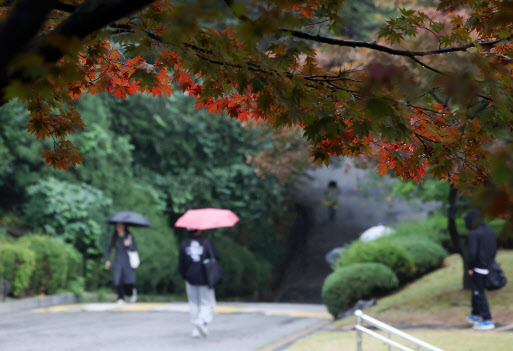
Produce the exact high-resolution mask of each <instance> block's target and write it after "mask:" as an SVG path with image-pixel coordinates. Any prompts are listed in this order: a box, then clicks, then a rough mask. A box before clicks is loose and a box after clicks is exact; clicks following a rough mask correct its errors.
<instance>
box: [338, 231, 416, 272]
mask: <svg viewBox="0 0 513 351" xmlns="http://www.w3.org/2000/svg"><path fill="white" fill-rule="evenodd" d="M363 262H374V263H382V264H384V265H385V266H387V267H389V268H390V269H391V270H392V271H393V272H394V273H395V274H396V275H397V278H399V280H400V281H401V282H406V281H408V280H409V279H411V278H413V276H414V271H415V267H414V262H413V258H412V256H411V255H410V254H409V253H408V252H407V251H406V249H405V248H404V247H403V246H401V245H400V244H399V243H397V242H391V241H389V240H387V239H386V238H383V239H379V240H375V241H369V242H361V241H355V242H353V243H352V244H351V245H349V246H348V247H347V248H346V250H345V251H344V254H343V255H342V256H341V257H340V259H339V260H338V261H337V262H336V264H335V268H337V267H345V266H348V265H352V264H355V263H363Z"/></svg>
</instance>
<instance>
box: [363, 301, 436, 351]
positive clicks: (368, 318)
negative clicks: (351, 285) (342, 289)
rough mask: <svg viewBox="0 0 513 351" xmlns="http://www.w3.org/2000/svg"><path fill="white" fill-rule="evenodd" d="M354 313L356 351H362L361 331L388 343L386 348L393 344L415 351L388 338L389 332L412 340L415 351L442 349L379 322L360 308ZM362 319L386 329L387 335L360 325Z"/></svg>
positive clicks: (404, 350)
mask: <svg viewBox="0 0 513 351" xmlns="http://www.w3.org/2000/svg"><path fill="white" fill-rule="evenodd" d="M354 315H355V316H356V326H355V329H356V350H357V351H362V332H363V333H366V334H369V335H371V336H372V337H375V338H376V339H379V340H381V341H383V342H386V343H387V344H388V349H389V350H390V348H391V346H394V347H396V348H398V349H400V350H403V351H415V350H413V349H410V348H409V347H407V346H404V345H402V344H400V343H398V342H397V341H394V340H392V339H390V335H391V334H394V335H397V336H399V337H401V338H403V339H406V340H408V341H410V342H412V343H413V344H415V345H416V346H417V347H416V349H417V351H419V350H420V348H421V347H422V348H424V349H426V350H428V351H444V350H442V349H440V348H438V347H436V346H433V345H431V344H428V343H427V342H424V341H422V340H420V339H417V338H416V337H413V336H411V335H409V334H406V333H405V332H402V331H400V330H399V329H396V328H394V327H391V326H389V325H388V324H385V323H383V322H380V321H378V320H377V319H375V318H372V317H371V316H367V315H366V314H364V313H363V312H362V311H361V310H356V311H355V312H354ZM362 320H363V321H365V322H367V323H370V324H372V325H374V326H375V327H377V328H379V329H381V330H383V331H386V332H387V333H388V337H386V336H383V335H381V334H378V333H376V332H374V331H372V330H370V329H368V328H366V327H364V326H363V325H362Z"/></svg>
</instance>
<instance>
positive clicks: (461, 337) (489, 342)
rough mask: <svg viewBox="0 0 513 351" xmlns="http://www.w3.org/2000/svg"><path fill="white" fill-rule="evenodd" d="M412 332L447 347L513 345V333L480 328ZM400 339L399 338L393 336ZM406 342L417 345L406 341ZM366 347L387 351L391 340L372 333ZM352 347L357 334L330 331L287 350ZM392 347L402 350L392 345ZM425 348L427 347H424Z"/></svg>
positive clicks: (471, 350)
mask: <svg viewBox="0 0 513 351" xmlns="http://www.w3.org/2000/svg"><path fill="white" fill-rule="evenodd" d="M407 332H408V334H410V335H413V336H415V337H417V338H419V339H421V340H424V341H426V342H428V343H430V344H432V345H434V346H436V347H439V348H441V349H443V350H445V351H505V350H511V349H512V348H513V333H511V332H502V333H501V332H494V331H487V332H480V331H477V330H476V331H474V330H471V329H466V330H454V329H451V330H437V331H434V330H415V331H409V330H407ZM392 339H393V340H396V341H398V340H399V338H397V337H396V338H392ZM404 345H405V346H408V347H410V348H413V349H414V350H415V348H414V347H413V345H411V344H410V345H409V344H407V343H404ZM362 349H363V350H364V351H386V350H388V346H387V344H385V343H384V342H382V341H379V340H377V339H375V338H373V337H371V336H368V335H363V337H362ZM311 350H315V351H352V350H356V334H355V332H354V331H352V332H341V331H326V332H320V333H317V334H315V335H313V336H311V337H308V338H305V339H301V340H299V341H298V342H296V343H295V344H294V345H292V346H291V347H289V348H288V349H287V351H311ZM392 350H398V349H397V348H392ZM421 350H424V349H421Z"/></svg>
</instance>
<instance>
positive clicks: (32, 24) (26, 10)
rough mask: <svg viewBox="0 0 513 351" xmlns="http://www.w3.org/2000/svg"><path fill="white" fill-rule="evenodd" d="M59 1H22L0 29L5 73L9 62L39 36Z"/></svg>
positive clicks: (0, 66) (1, 66)
mask: <svg viewBox="0 0 513 351" xmlns="http://www.w3.org/2000/svg"><path fill="white" fill-rule="evenodd" d="M56 3H57V0H53V1H52V0H48V1H41V0H21V1H19V2H18V4H17V5H16V6H15V7H14V9H13V10H12V13H11V14H10V15H9V17H7V20H6V21H5V22H4V23H3V25H2V26H1V27H0V43H2V50H0V69H1V70H2V71H5V68H6V66H7V64H8V63H9V62H11V61H12V60H13V59H14V57H15V56H16V55H17V54H18V53H19V52H20V51H21V50H22V49H23V48H24V47H25V46H26V45H27V44H28V43H29V42H30V41H31V40H32V39H33V38H34V37H35V36H36V35H37V33H38V31H39V29H40V28H41V26H42V24H43V22H44V21H45V19H46V16H47V15H48V13H49V12H50V11H51V10H52V9H53V8H54V7H55V4H56Z"/></svg>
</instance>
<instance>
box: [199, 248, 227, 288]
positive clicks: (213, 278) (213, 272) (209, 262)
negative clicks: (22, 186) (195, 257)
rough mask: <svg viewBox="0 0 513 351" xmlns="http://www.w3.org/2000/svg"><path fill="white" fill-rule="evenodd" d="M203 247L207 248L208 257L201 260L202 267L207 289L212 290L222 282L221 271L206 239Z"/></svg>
mask: <svg viewBox="0 0 513 351" xmlns="http://www.w3.org/2000/svg"><path fill="white" fill-rule="evenodd" d="M205 246H206V247H207V250H208V255H209V257H207V258H206V259H204V260H203V267H205V274H206V276H207V283H208V287H209V288H211V289H212V288H213V287H215V286H216V285H219V284H221V282H222V281H223V269H222V268H221V266H220V265H219V263H218V262H217V260H216V257H215V256H214V253H213V251H212V247H211V246H210V241H209V240H208V239H207V240H205Z"/></svg>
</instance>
